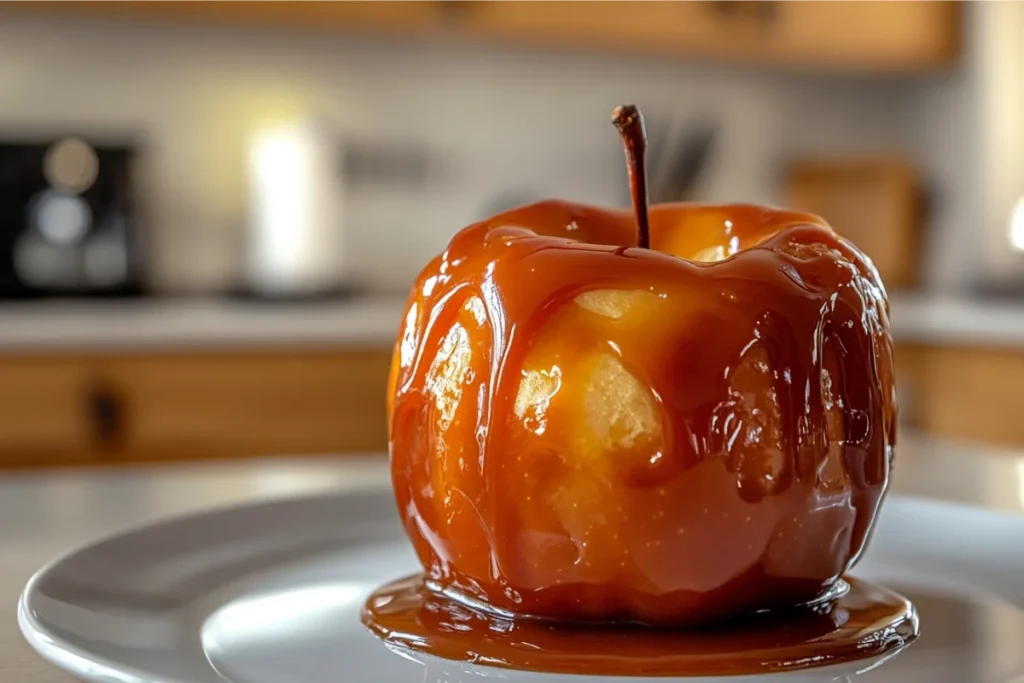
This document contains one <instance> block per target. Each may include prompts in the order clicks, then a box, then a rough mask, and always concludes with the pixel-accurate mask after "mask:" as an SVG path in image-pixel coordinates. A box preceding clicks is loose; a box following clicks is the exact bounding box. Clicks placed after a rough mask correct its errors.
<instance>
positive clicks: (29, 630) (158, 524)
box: [17, 484, 1024, 683]
mask: <svg viewBox="0 0 1024 683" xmlns="http://www.w3.org/2000/svg"><path fill="white" fill-rule="evenodd" d="M391 495H392V492H391V488H390V486H388V485H387V484H380V485H377V484H370V485H368V486H366V487H362V488H352V489H347V488H339V489H331V490H326V491H318V492H314V493H307V494H286V495H281V496H274V497H271V498H265V499H260V500H253V501H241V502H233V503H230V502H229V503H221V504H215V505H210V506H204V507H201V508H198V509H195V510H190V511H186V512H181V513H177V514H172V515H167V516H164V517H160V518H157V519H154V520H150V521H146V522H142V523H137V524H130V525H127V526H125V527H124V528H121V529H116V530H113V531H110V532H107V533H104V534H102V535H98V536H96V537H92V538H90V539H87V540H85V541H83V542H81V543H78V544H75V545H73V546H72V547H70V548H68V549H67V550H65V551H63V552H61V553H59V554H57V555H55V556H54V557H53V558H52V559H50V560H49V561H48V562H46V563H45V564H43V565H42V566H41V567H40V568H39V569H37V570H36V571H35V572H34V573H33V574H32V576H31V577H30V578H29V580H28V581H27V582H26V584H25V586H24V588H23V589H22V591H21V593H20V595H19V597H18V601H17V618H18V626H19V629H20V631H21V634H22V636H23V637H24V638H25V640H26V641H27V642H28V644H29V645H30V646H31V647H32V649H33V650H35V651H36V653H37V654H39V655H40V656H41V657H42V658H43V659H44V660H45V661H47V662H48V663H50V664H52V665H54V666H56V667H57V668H59V669H61V670H63V671H65V672H66V673H69V674H71V675H73V676H76V677H78V678H80V679H82V680H84V681H101V682H104V683H106V682H108V681H109V682H110V683H197V682H196V681H194V680H186V679H180V678H174V677H169V676H167V675H164V674H161V673H159V672H154V671H148V670H142V669H139V668H138V667H136V666H133V665H131V664H126V663H121V662H117V661H113V660H111V659H110V658H108V657H105V656H103V655H101V654H99V653H97V652H95V651H93V650H89V649H86V648H83V647H80V646H79V645H77V644H75V643H74V642H71V641H68V640H66V639H64V638H62V637H60V636H58V635H55V634H54V633H53V632H52V631H50V629H49V628H48V627H47V626H45V625H44V624H43V623H42V622H41V621H40V620H39V619H37V618H36V617H35V615H34V614H33V613H32V609H31V606H30V602H31V600H32V597H33V595H35V594H36V593H37V592H38V589H37V587H38V586H39V584H40V583H42V582H43V581H45V580H46V579H47V578H49V576H50V574H52V573H53V572H54V571H55V570H56V569H58V568H59V567H61V566H63V565H64V564H66V563H68V562H70V561H73V560H74V558H75V557H76V556H78V555H81V554H83V553H85V552H87V551H90V550H94V549H96V548H97V547H100V546H102V545H105V544H108V543H112V542H116V541H119V540H124V539H127V538H130V537H132V536H135V535H141V534H145V533H147V532H148V531H151V530H153V529H157V528H162V527H169V526H174V525H177V524H181V523H184V522H188V521H190V520H192V521H194V520H198V519H202V518H207V517H211V516H221V515H229V514H246V513H248V512H249V511H252V510H258V509H266V508H274V507H288V506H295V505H303V504H309V503H316V502H321V503H324V502H327V501H329V500H337V499H348V500H351V499H360V498H363V499H370V500H376V501H377V502H378V503H379V502H380V501H379V499H380V498H381V497H382V496H387V497H391ZM886 499H887V500H886V501H885V503H886V504H885V505H883V509H882V514H884V511H885V510H886V509H891V507H892V504H893V503H898V505H900V506H902V505H910V506H913V507H917V508H924V509H925V510H928V509H931V510H938V509H942V510H945V511H947V512H949V511H950V510H951V509H953V510H956V511H959V512H965V513H968V514H973V515H978V514H982V515H984V516H986V517H989V518H1002V519H1004V520H1007V521H1008V522H1011V523H1014V524H1017V525H1020V526H1021V528H1022V529H1024V515H1020V514H1015V513H1013V512H1009V511H1006V510H1002V509H994V508H990V507H985V506H982V505H976V504H973V503H967V502H963V501H947V500H941V499H936V498H930V497H927V496H921V495H915V494H909V495H905V494H892V495H887V496H886ZM367 521H369V520H367ZM381 521H383V520H381ZM866 554H870V547H869V548H868V553H866ZM1022 581H1024V579H1022ZM210 670H211V673H212V674H213V675H216V676H219V674H217V673H216V670H215V669H214V668H213V667H212V665H211V669H210Z"/></svg>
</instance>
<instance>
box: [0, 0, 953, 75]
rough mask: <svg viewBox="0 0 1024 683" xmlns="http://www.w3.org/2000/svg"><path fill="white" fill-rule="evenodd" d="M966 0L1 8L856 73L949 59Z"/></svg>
mask: <svg viewBox="0 0 1024 683" xmlns="http://www.w3.org/2000/svg"><path fill="white" fill-rule="evenodd" d="M959 9H960V8H959V3H956V2H934V1H922V2H916V1H905V0H904V1H896V2H852V1H851V2H827V1H812V2H792V1H786V2H783V1H778V2H776V1H768V0H755V1H753V2H744V1H738V0H737V1H733V0H725V1H722V0H712V1H707V2H645V1H636V2H621V1H620V2H562V1H550V2H493V1H489V0H477V1H473V0H466V1H444V0H442V1H434V2H430V1H424V2H402V1H378V2H302V1H299V0H295V1H292V2H274V1H270V2H222V1H220V0H206V1H203V0H200V1H198V2H136V1H133V0H127V1H124V2H45V3H44V2H20V3H17V2H14V3H12V2H9V3H4V7H3V8H2V9H0V11H3V10H7V11H22V12H37V13H43V12H45V13H64V14H67V15H76V16H82V15H85V14H91V15H99V16H103V15H106V16H121V17H134V18H147V19H154V20H162V21H187V22H201V23H207V24H211V25H212V24H219V25H234V26H253V27H274V28H277V27H291V28H307V29H310V30H319V31H335V32H340V33H345V32H348V33H356V34H365V33H373V34H377V35H394V36H420V37H424V38H433V39H438V40H445V41H465V42H483V43H487V44H491V43H493V42H495V41H499V42H505V43H508V44H520V45H530V46H536V47H552V48H557V49H565V48H582V49H586V50H591V51H597V52H615V51H618V52H620V53H625V52H627V51H628V52H632V53H639V54H644V53H647V54H660V55H667V56H672V55H677V56H689V57H700V58H709V59H720V60H725V61H743V62H750V63H770V64H777V65H787V66H798V67H808V68H815V69H820V68H830V69H841V70H852V71H915V70H926V69H931V68H935V67H939V66H942V65H946V64H949V63H951V62H952V61H954V60H955V58H956V56H957V53H958V50H959V32H960V22H959Z"/></svg>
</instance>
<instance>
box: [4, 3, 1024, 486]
mask: <svg viewBox="0 0 1024 683" xmlns="http://www.w3.org/2000/svg"><path fill="white" fill-rule="evenodd" d="M1022 36H1024V3H1004V2H971V3H956V2H942V3H935V2H884V3H881V2H879V3H872V2H823V3H819V2H799V3H790V2H739V1H736V2H714V1H711V2H700V3H684V2H680V3H674V2H659V3H642V2H630V3H615V2H608V3H557V2H544V3H497V2H473V1H467V2H445V1H437V2H430V1H424V2H416V3H404V2H377V3H304V2H263V3H248V2H238V3H222V2H212V1H208V2H191V3H186V2H174V3H135V2H109V3H108V2H102V3H87V2H86V3H80V2H75V3H63V2H47V3H4V4H2V5H0V299H2V301H0V466H2V467H23V466H48V465H67V464H95V463H144V462H152V461H161V460H179V459H204V458H221V457H247V456H259V455H268V454H296V455H302V454H314V453H344V452H354V451H363V452H365V451H368V450H370V451H373V450H378V451H383V450H384V449H385V448H386V435H385V416H384V384H385V380H386V376H387V371H388V365H389V363H390V348H391V344H392V342H393V339H394V335H395V332H396V330H397V325H398V321H399V317H400V313H401V307H402V304H403V300H404V296H405V293H406V292H407V291H408V287H409V285H410V284H411V282H412V280H413V278H414V277H415V275H416V274H417V272H418V270H419V269H420V268H421V267H422V266H423V265H424V264H425V263H426V261H427V260H428V259H429V258H431V257H432V256H433V255H435V254H436V253H438V252H440V251H441V250H442V249H443V248H444V245H445V244H446V242H447V240H448V239H449V238H450V237H451V236H452V234H453V233H454V232H455V231H456V230H458V229H460V228H462V227H464V226H465V225H467V224H469V223H471V222H473V221H475V220H477V219H480V218H482V217H484V216H486V215H488V214H491V213H494V212H495V211H498V210H501V209H504V208H508V207H510V206H513V205H516V204H520V203H525V202H529V201H532V200H534V199H538V198H542V197H564V198H569V199H574V200H579V201H589V202H598V203H605V204H622V205H625V204H627V203H628V196H627V194H626V184H625V171H624V165H623V161H622V150H621V146H620V142H619V139H618V136H617V135H616V134H615V132H614V130H613V129H612V127H611V125H610V124H609V122H608V113H609V112H610V110H611V108H612V107H613V106H614V105H615V104H619V103H622V102H636V103H637V104H639V105H640V106H641V107H642V108H643V110H644V112H645V114H646V116H647V119H648V135H649V140H650V147H651V150H652V151H651V158H650V162H649V163H650V168H651V174H652V178H653V179H652V199H654V200H658V201H666V200H673V199H698V200H706V201H750V202H767V203H777V204H782V205H789V206H794V207H795V208H800V209H805V210H810V211H814V212H816V213H820V214H822V215H824V216H825V217H826V218H827V219H829V220H830V221H831V222H832V223H833V224H834V225H835V226H837V228H838V229H839V230H840V231H841V232H843V233H845V234H846V235H847V236H848V237H850V238H851V239H853V240H854V241H855V242H857V243H858V244H859V245H860V246H861V247H862V248H864V249H865V250H866V251H867V252H868V253H869V255H870V256H872V257H873V258H874V260H875V262H876V264H877V265H878V267H879V269H880V270H881V272H882V275H883V277H884V279H885V281H886V283H887V284H888V286H889V288H890V293H891V297H892V311H893V312H892V317H893V326H894V331H895V335H896V339H897V344H898V351H897V354H898V356H897V359H898V365H899V382H900V400H901V406H902V410H903V418H904V421H905V422H906V423H907V424H908V426H909V427H910V428H911V429H912V430H914V431H916V432H919V433H924V434H928V435H935V436H938V437H942V438H944V439H950V440H962V441H965V442H972V443H973V442H986V443H988V444H1000V445H1003V446H1016V445H1021V444H1024V419H1021V418H1022V415H1021V413H1020V410H1019V408H1018V406H1019V405H1022V404H1021V403H1020V398H1019V397H1020V394H1019V393H1018V388H1019V387H1021V386H1024V201H1022V199H1021V198H1022V196H1024V40H1022V39H1021V38H1022ZM1015 212H1016V213H1015Z"/></svg>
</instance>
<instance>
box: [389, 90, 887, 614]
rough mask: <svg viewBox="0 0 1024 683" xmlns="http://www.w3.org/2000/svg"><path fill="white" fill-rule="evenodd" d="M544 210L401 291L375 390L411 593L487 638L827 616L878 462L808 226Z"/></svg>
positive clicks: (806, 222) (882, 406)
mask: <svg viewBox="0 0 1024 683" xmlns="http://www.w3.org/2000/svg"><path fill="white" fill-rule="evenodd" d="M615 120H616V123H617V125H619V127H620V130H621V132H622V135H623V139H624V144H625V149H626V155H627V160H628V161H629V164H630V179H631V188H632V190H633V199H634V212H633V213H631V212H629V211H628V210H621V209H615V208H601V207H595V206H586V205H582V204H575V203H570V202H565V201H544V202H540V203H537V204H533V205H530V206H526V207H523V208H520V209H516V210H513V211H509V212H506V213H502V214H500V215H497V216H494V217H493V218H490V219H488V220H485V221H483V222H480V223H477V224H475V225H471V226H469V227H467V228H465V229H464V230H462V231H461V232H459V233H458V234H457V235H455V237H454V238H453V239H452V240H451V242H450V244H449V246H448V249H447V250H446V251H445V252H444V253H443V254H441V255H439V256H438V257H436V258H435V259H434V260H432V261H431V262H430V263H429V264H428V265H427V266H426V268H425V269H424V270H423V272H422V273H421V274H420V276H419V278H418V280H417V281H416V284H415V286H414V288H413V291H412V294H411V296H410V298H409V301H408V305H407V307H406V310H405V315H404V319H403V322H402V324H401V329H400V332H399V336H398V341H397V344H396V348H395V353H394V361H393V365H392V370H391V377H390V382H389V389H388V420H389V431H390V455H391V472H392V479H393V484H394V491H395V495H396V499H397V504H398V507H399V511H400V514H401V517H402V519H403V521H404V524H405V529H406V531H407V533H408V535H409V538H410V539H411V541H412V543H413V545H414V547H415V550H416V552H417V554H418V557H419V559H420V560H421V562H422V564H423V567H424V570H425V572H426V577H427V580H428V582H429V585H430V586H431V587H432V588H433V589H435V590H439V591H445V592H447V593H448V594H451V595H455V596H458V597H460V598H461V599H464V600H466V601H467V602H469V603H470V604H474V605H477V606H479V607H482V608H485V609H490V610H494V611H496V612H500V613H506V614H512V615H530V616H535V617H547V618H553V619H558V620H570V621H609V620H616V621H634V622H641V623H647V624H673V625H688V624H702V623H707V622H709V621H713V620H717V619H723V618H727V617H731V616H734V615H737V614H741V613H744V612H748V611H752V610H761V609H768V608H778V607H787V606H793V605H798V604H804V603H809V602H813V601H815V600H824V599H827V598H828V597H829V596H830V595H832V594H834V592H835V591H836V590H837V589H838V587H840V586H842V583H841V582H840V578H841V576H842V575H843V573H844V572H845V571H847V570H848V569H849V568H850V566H851V565H852V564H853V563H854V562H855V561H856V560H857V558H858V557H859V556H860V555H861V553H862V551H863V550H864V547H865V544H866V543H867V541H868V539H869V536H870V532H871V529H872V526H873V523H874V520H875V516H876V513H877V511H878V509H879V505H880V504H881V501H882V499H883V496H884V493H885V490H886V485H887V482H888V477H889V470H890V466H891V462H892V457H893V447H894V444H895V439H896V396H895V391H894V386H893V361H892V340H891V337H890V332H889V321H888V303H887V299H886V294H885V290H884V288H883V285H882V282H881V280H880V279H879V277H878V274H877V272H876V271H875V269H874V267H873V266H872V265H871V262H870V260H869V259H868V258H867V257H866V256H865V255H864V254H863V253H861V252H860V251H859V250H858V249H857V248H856V247H855V246H853V245H852V244H850V243H849V242H847V241H846V240H844V239H843V238H842V237H840V236H839V235H837V234H836V233H835V232H834V231H833V230H832V229H831V228H830V227H829V226H828V224H827V223H826V222H825V221H823V220H822V219H821V218H818V217H816V216H811V215H806V214H799V213H792V212H788V211H783V210H778V209H773V208H768V207H760V206H753V205H744V204H733V205H723V206H712V205H702V204H668V205H656V206H651V207H650V208H649V209H648V207H647V204H646V189H645V187H644V184H645V179H644V176H643V150H644V144H645V142H644V134H643V125H642V119H641V118H640V115H639V112H638V111H637V110H636V109H635V108H633V107H625V108H620V109H619V110H616V114H615Z"/></svg>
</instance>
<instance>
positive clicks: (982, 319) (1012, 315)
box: [0, 294, 1024, 351]
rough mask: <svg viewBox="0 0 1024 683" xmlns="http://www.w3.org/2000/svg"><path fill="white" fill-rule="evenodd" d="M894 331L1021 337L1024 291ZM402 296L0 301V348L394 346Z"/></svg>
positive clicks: (1001, 342) (934, 307)
mask: <svg viewBox="0 0 1024 683" xmlns="http://www.w3.org/2000/svg"><path fill="white" fill-rule="evenodd" d="M890 303H891V308H892V316H891V317H892V328H893V336H894V337H895V338H896V339H897V340H898V341H911V342H931V343H942V344H967V345H991V346H1018V345H1019V346H1024V300H1022V301H1021V302H1019V303H1017V302H1012V301H992V300H971V299H966V298H951V297H943V296H928V295H917V294H915V295H906V294H896V295H894V296H893V297H892V299H891V302H890ZM404 304H405V300H404V298H401V297H397V296H388V297H384V296H376V297H374V296H367V297H362V298H353V299H351V300H346V301H338V302H330V303H302V304H284V303H259V302H254V301H238V300H228V299H171V300H164V299H147V300H136V301H42V302H31V303H29V302H17V303H4V304H0V351H20V350H28V351H47V350H53V349H72V350H76V351H78V350H85V351H89V350H104V351H106V350H118V351H121V350H128V351H130V350H133V349H149V348H154V347H167V348H175V349H181V348H189V347H203V348H209V347H211V346H217V345H222V346H228V345H230V346H255V347H258V346H278V347H280V346H297V347H301V346H360V345H362V346H367V345H370V346H391V345H392V344H393V343H394V340H395V336H396V334H397V332H398V326H399V322H400V320H401V315H402V309H403V306H404Z"/></svg>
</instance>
